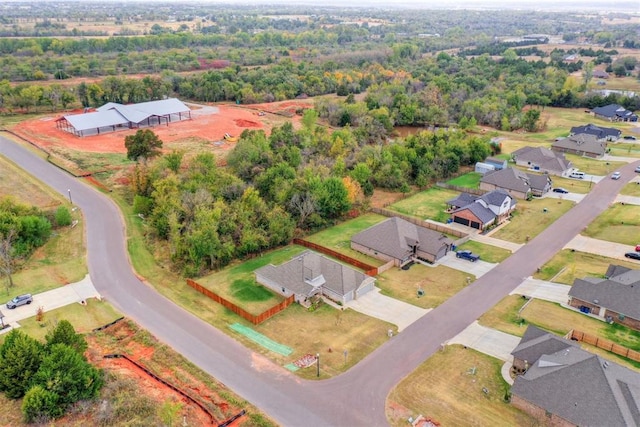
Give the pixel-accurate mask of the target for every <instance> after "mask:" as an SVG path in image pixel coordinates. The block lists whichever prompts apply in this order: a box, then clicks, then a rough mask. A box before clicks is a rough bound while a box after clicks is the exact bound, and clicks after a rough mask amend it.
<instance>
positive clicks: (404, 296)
mask: <svg viewBox="0 0 640 427" xmlns="http://www.w3.org/2000/svg"><path fill="white" fill-rule="evenodd" d="M467 278H469V279H467ZM474 280H475V276H473V275H472V274H468V273H465V272H463V271H459V270H454V269H452V268H449V267H445V266H444V265H439V266H437V267H427V266H424V265H422V264H414V265H412V266H411V268H410V269H409V270H402V269H399V268H391V269H390V270H387V271H385V272H384V273H382V274H381V275H379V276H378V278H377V282H376V284H377V286H378V287H379V288H380V290H381V293H382V294H383V295H387V296H389V297H391V298H395V299H397V300H400V301H404V302H407V303H409V304H413V305H416V306H418V307H422V308H435V307H437V306H438V305H440V304H442V303H443V302H444V301H446V300H447V299H449V298H450V297H452V296H453V295H455V294H456V293H458V292H459V291H461V290H462V289H463V288H464V287H465V286H467V285H468V283H470V282H473V281H474ZM418 289H422V291H423V292H424V295H422V296H418Z"/></svg>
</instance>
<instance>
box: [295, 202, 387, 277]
mask: <svg viewBox="0 0 640 427" xmlns="http://www.w3.org/2000/svg"><path fill="white" fill-rule="evenodd" d="M386 219H387V217H385V216H382V215H378V214H373V213H368V214H364V215H360V216H359V217H357V218H354V219H351V220H349V221H345V222H343V223H341V224H338V225H336V226H334V227H330V228H327V229H326V230H323V231H320V232H318V233H315V234H312V235H311V236H308V237H305V240H308V241H309V242H312V243H315V244H318V245H322V246H324V247H327V248H329V249H333V250H334V251H336V252H340V253H341V254H343V255H347V256H350V257H351V258H355V259H357V260H359V261H362V262H365V263H367V264H369V265H373V266H374V267H378V266H380V265H382V264H384V262H383V261H381V260H378V259H375V258H372V257H370V256H367V255H365V254H363V253H360V252H358V251H355V250H353V249H351V237H352V236H353V235H355V234H358V233H359V232H361V231H363V230H365V229H367V228H369V227H371V226H373V225H376V224H378V223H380V222H382V221H384V220H386Z"/></svg>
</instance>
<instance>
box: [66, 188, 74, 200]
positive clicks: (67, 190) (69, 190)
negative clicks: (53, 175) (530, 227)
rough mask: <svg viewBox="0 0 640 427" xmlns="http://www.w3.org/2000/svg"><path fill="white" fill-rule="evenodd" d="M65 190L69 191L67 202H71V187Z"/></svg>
mask: <svg viewBox="0 0 640 427" xmlns="http://www.w3.org/2000/svg"><path fill="white" fill-rule="evenodd" d="M67 192H68V193H69V203H71V204H73V200H71V189H70V188H69V189H68V190H67Z"/></svg>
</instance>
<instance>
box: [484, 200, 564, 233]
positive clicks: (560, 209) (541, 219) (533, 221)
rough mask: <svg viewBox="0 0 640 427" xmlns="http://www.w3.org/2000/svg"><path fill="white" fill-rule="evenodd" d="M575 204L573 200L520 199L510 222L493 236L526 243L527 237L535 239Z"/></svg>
mask: <svg viewBox="0 0 640 427" xmlns="http://www.w3.org/2000/svg"><path fill="white" fill-rule="evenodd" d="M573 206H574V203H573V202H571V201H568V200H560V199H533V200H530V201H526V200H518V204H517V207H516V210H515V212H514V214H513V217H512V218H511V220H510V221H509V224H507V225H506V226H503V227H502V228H500V229H499V230H498V231H496V232H495V233H493V234H491V237H495V238H497V239H502V240H507V241H509V242H514V243H525V242H526V241H527V237H528V238H529V239H533V238H534V237H535V236H537V235H538V234H540V233H541V232H542V231H543V230H544V229H545V228H547V227H548V226H549V225H551V224H552V223H553V222H554V221H555V220H557V219H558V218H560V217H561V216H562V215H564V214H565V213H567V212H568V211H569V210H570V209H571V208H572V207H573ZM545 208H546V209H547V211H546V212H545V211H544V209H545Z"/></svg>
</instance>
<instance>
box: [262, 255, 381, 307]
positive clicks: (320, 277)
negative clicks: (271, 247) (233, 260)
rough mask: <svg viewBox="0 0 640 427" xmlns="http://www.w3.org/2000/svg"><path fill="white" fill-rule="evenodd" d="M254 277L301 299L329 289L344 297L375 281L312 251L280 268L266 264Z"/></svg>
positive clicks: (281, 265)
mask: <svg viewBox="0 0 640 427" xmlns="http://www.w3.org/2000/svg"><path fill="white" fill-rule="evenodd" d="M255 274H256V275H258V274H259V275H261V276H263V277H265V278H267V279H269V280H271V281H273V282H276V283H278V284H279V285H280V286H282V287H283V288H285V289H288V290H289V291H291V292H294V293H295V294H298V295H304V296H311V295H314V294H315V293H316V291H317V289H318V288H320V287H325V288H327V289H330V290H332V291H333V292H335V293H337V294H339V295H346V294H348V293H349V292H351V291H353V290H356V289H358V288H359V287H360V286H361V285H362V284H363V283H364V282H369V281H373V280H375V279H374V278H373V277H369V276H367V275H365V274H364V273H362V272H360V271H358V270H355V269H353V268H351V267H349V266H346V265H344V264H341V263H339V262H337V261H334V260H332V259H329V258H327V257H325V256H322V255H320V254H318V253H316V252H312V251H305V252H303V253H302V254H300V255H298V256H296V257H294V258H292V259H291V260H290V261H287V262H285V263H284V264H280V265H279V266H274V265H272V264H269V265H266V266H264V267H261V268H259V269H257V270H256V271H255Z"/></svg>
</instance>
